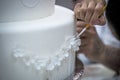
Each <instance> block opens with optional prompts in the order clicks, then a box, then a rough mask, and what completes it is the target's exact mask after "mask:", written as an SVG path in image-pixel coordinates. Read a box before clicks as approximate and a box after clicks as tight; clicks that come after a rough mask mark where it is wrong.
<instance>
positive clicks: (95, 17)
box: [74, 0, 105, 25]
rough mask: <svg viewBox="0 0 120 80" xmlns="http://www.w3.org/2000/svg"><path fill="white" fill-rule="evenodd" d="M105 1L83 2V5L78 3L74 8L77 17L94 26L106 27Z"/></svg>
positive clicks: (90, 0)
mask: <svg viewBox="0 0 120 80" xmlns="http://www.w3.org/2000/svg"><path fill="white" fill-rule="evenodd" d="M103 1H104V0H99V1H98V0H83V1H82V2H81V3H77V4H76V6H75V8H74V12H75V17H76V18H77V19H80V20H83V21H84V22H86V23H89V24H92V25H104V24H105V17H103V16H104V15H103V12H104V9H103V8H104V6H105V3H104V2H103ZM101 16H102V17H101Z"/></svg>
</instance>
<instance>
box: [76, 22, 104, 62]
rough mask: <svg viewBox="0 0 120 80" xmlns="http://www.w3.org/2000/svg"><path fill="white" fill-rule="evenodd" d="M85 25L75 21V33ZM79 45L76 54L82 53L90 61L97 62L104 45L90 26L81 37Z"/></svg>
mask: <svg viewBox="0 0 120 80" xmlns="http://www.w3.org/2000/svg"><path fill="white" fill-rule="evenodd" d="M85 25H86V23H85V22H82V21H77V28H76V29H77V32H78V33H79V32H81V30H82V29H83V28H84V26H85ZM80 39H81V45H80V50H79V52H78V53H84V54H85V56H86V57H88V58H90V59H91V60H95V61H96V60H99V58H100V57H101V54H102V53H104V49H105V45H104V44H103V42H102V41H101V39H100V38H99V36H98V34H97V32H96V29H95V27H94V26H90V27H89V28H88V29H87V30H86V31H85V32H84V33H83V34H82V35H81V36H80Z"/></svg>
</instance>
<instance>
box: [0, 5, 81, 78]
mask: <svg viewBox="0 0 120 80" xmlns="http://www.w3.org/2000/svg"><path fill="white" fill-rule="evenodd" d="M73 16H74V14H73V12H72V11H71V10H69V9H67V8H64V7H61V6H56V7H55V13H54V14H53V15H52V16H49V17H46V18H43V19H38V20H31V21H16V22H4V23H0V78H1V80H47V79H49V80H64V79H65V78H67V77H68V76H70V75H71V74H72V73H73V72H74V61H75V51H76V50H78V46H79V45H78V44H80V43H79V39H76V38H74V37H72V38H68V39H67V40H65V38H66V37H68V36H73V35H74V34H75V25H74V17H73ZM64 42H65V43H64ZM62 44H63V45H62ZM69 51H70V52H69ZM16 53H17V54H16ZM13 54H14V55H13ZM63 54H64V55H63ZM56 56H58V57H56ZM21 59H23V60H21ZM43 61H44V63H43ZM41 62H42V63H41ZM23 63H26V65H27V66H25V65H23ZM48 63H50V64H49V65H47V64H48ZM31 64H34V65H31ZM46 65H47V68H45V67H46ZM34 66H35V67H34ZM46 69H47V70H46ZM6 76H7V77H6Z"/></svg>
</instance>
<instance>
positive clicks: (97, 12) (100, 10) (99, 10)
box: [89, 2, 104, 24]
mask: <svg viewBox="0 0 120 80" xmlns="http://www.w3.org/2000/svg"><path fill="white" fill-rule="evenodd" d="M103 7H104V4H102V3H101V2H99V3H97V4H96V6H95V9H94V13H93V15H92V17H91V20H90V22H89V23H91V24H95V21H96V20H98V19H99V16H100V15H102V13H103Z"/></svg>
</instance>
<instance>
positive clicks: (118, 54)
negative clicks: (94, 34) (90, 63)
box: [100, 46, 120, 71]
mask: <svg viewBox="0 0 120 80" xmlns="http://www.w3.org/2000/svg"><path fill="white" fill-rule="evenodd" d="M100 62H101V63H102V64H104V65H106V66H107V67H109V68H111V69H113V70H115V71H118V70H120V48H115V47H111V46H105V51H104V53H102V55H101V61H100Z"/></svg>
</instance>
